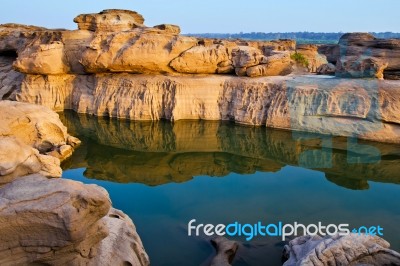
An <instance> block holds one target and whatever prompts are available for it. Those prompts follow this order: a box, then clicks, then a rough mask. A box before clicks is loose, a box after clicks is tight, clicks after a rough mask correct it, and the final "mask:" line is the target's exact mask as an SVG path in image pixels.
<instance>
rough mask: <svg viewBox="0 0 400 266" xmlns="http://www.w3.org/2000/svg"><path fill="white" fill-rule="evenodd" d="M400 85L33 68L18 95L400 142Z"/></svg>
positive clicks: (91, 109)
mask: <svg viewBox="0 0 400 266" xmlns="http://www.w3.org/2000/svg"><path fill="white" fill-rule="evenodd" d="M71 81H73V82H71ZM398 87H399V84H398V82H396V81H378V80H376V81H371V80H358V79H356V80H354V79H333V78H327V77H324V76H313V77H291V76H287V77H263V78H254V79H247V78H239V77H230V76H221V75H213V76H206V77H201V76H200V77H199V76H198V77H193V76H186V77H166V76H151V78H149V76H145V75H129V74H120V75H115V74H109V75H96V76H92V77H88V76H68V77H57V78H51V79H48V78H46V77H43V76H29V75H28V76H27V78H26V80H25V81H24V82H23V86H22V89H21V92H20V93H18V95H17V98H18V100H19V101H25V102H31V103H36V104H43V105H47V106H49V107H51V108H53V107H54V106H57V109H58V110H62V109H73V110H76V111H77V112H79V113H88V114H94V115H97V116H109V117H116V118H124V119H130V120H159V119H163V118H164V119H169V120H184V119H206V120H231V121H235V122H237V123H243V124H249V125H266V126H269V127H274V128H281V129H291V130H299V131H309V132H316V133H327V134H333V135H341V136H357V137H360V138H364V139H369V140H376V141H383V142H393V143H400V138H399V135H398V133H397V132H398V127H399V125H398V124H400V117H399V114H400V111H399V106H400V103H399V100H400V95H399V93H400V90H399V89H398ZM71 95H73V97H71ZM356 121H357V122H356Z"/></svg>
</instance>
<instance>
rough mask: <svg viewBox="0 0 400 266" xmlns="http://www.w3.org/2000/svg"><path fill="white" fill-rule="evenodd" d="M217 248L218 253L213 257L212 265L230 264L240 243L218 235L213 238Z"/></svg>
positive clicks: (222, 265) (212, 241)
mask: <svg viewBox="0 0 400 266" xmlns="http://www.w3.org/2000/svg"><path fill="white" fill-rule="evenodd" d="M211 243H212V244H213V245H214V247H215V249H216V250H217V255H216V256H215V257H214V258H213V259H212V261H211V263H210V266H230V265H231V263H232V261H233V258H234V257H235V254H236V251H237V250H238V247H239V245H238V244H237V242H235V241H230V240H228V239H226V238H225V237H217V238H215V239H212V240H211Z"/></svg>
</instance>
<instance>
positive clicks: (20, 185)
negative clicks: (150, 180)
mask: <svg viewBox="0 0 400 266" xmlns="http://www.w3.org/2000/svg"><path fill="white" fill-rule="evenodd" d="M116 213H117V214H118V217H123V218H124V215H123V214H122V213H120V212H116V211H115V210H112V209H111V202H110V199H109V196H108V193H107V191H105V190H104V189H103V188H101V187H98V186H96V185H83V184H82V183H79V182H76V181H71V180H64V179H52V180H48V179H47V178H45V177H42V176H40V175H32V176H26V177H23V178H20V179H18V180H16V181H14V182H12V183H10V184H8V185H6V186H3V187H2V188H0V222H1V223H0V263H1V264H2V265H21V264H24V265H26V264H35V265H38V264H40V265H99V263H100V262H101V264H103V265H115V264H117V265H148V264H149V261H148V257H147V255H146V253H145V251H144V249H143V246H142V244H141V241H140V238H139V236H138V235H137V233H136V230H135V228H134V226H133V224H132V221H131V220H129V219H126V218H124V219H118V217H117V214H116ZM117 219H118V220H119V221H117ZM111 243H112V244H111ZM111 247H112V248H111ZM106 253H109V254H108V255H106Z"/></svg>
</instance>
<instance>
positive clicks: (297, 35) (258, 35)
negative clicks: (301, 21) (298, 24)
mask: <svg viewBox="0 0 400 266" xmlns="http://www.w3.org/2000/svg"><path fill="white" fill-rule="evenodd" d="M370 33H371V34H373V35H374V36H375V37H377V38H384V39H389V38H390V39H392V38H400V33H394V32H370ZM343 34H344V33H343V32H307V31H305V32H276V33H274V32H249V33H243V32H240V33H234V34H231V33H199V34H187V35H188V36H196V37H204V38H217V39H246V40H277V39H292V40H296V41H297V42H299V43H337V42H338V41H339V39H340V37H341V36H342V35H343Z"/></svg>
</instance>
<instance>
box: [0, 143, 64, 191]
mask: <svg viewBox="0 0 400 266" xmlns="http://www.w3.org/2000/svg"><path fill="white" fill-rule="evenodd" d="M61 172H62V171H61V167H60V161H59V160H58V159H56V158H54V157H52V156H48V155H42V154H39V151H38V150H36V149H34V148H32V147H31V146H29V145H27V144H24V143H22V142H21V141H19V140H18V139H15V138H13V137H0V185H3V184H7V183H9V182H11V181H13V180H14V179H16V178H18V177H20V176H25V175H29V174H35V173H39V174H41V175H43V176H46V177H61Z"/></svg>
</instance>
